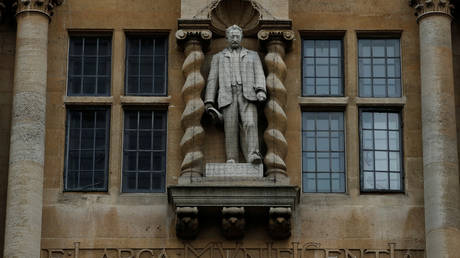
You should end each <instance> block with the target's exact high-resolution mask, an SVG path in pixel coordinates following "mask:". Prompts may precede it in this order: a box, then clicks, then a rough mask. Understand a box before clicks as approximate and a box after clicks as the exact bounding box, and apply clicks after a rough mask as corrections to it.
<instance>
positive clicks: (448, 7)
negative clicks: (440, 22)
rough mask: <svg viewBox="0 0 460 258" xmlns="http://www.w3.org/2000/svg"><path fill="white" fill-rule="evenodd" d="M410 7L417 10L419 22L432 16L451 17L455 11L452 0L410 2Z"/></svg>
mask: <svg viewBox="0 0 460 258" xmlns="http://www.w3.org/2000/svg"><path fill="white" fill-rule="evenodd" d="M409 5H410V6H411V7H414V8H415V15H416V16H417V20H420V19H421V18H422V17H423V16H425V15H432V14H441V15H448V16H451V15H452V10H453V9H454V5H453V4H451V1H450V0H409Z"/></svg>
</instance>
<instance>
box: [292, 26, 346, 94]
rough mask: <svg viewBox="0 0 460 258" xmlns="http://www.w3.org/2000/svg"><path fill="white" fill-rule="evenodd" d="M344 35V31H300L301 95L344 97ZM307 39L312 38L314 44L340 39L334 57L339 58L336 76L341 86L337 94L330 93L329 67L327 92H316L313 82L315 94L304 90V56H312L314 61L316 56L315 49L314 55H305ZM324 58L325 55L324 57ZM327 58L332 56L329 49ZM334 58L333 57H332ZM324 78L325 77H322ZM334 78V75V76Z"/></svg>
mask: <svg viewBox="0 0 460 258" xmlns="http://www.w3.org/2000/svg"><path fill="white" fill-rule="evenodd" d="M344 36H345V32H311V31H310V32H301V38H302V40H301V42H302V43H301V61H300V62H301V64H300V67H301V80H300V81H301V95H302V97H344V96H345V47H344ZM307 40H313V41H314V42H315V44H316V41H332V40H338V41H340V55H339V56H338V57H336V58H339V59H340V61H339V65H340V70H341V71H340V75H341V76H340V77H338V79H339V82H340V84H341V85H340V86H341V88H340V87H339V91H341V92H339V93H338V94H330V92H331V85H330V79H331V76H330V69H329V76H328V77H327V78H328V79H329V94H316V90H317V89H316V88H317V85H316V83H315V89H314V91H315V94H307V92H306V90H304V88H305V86H304V84H305V81H306V79H307V77H306V74H305V67H304V66H305V65H306V64H305V60H306V58H313V59H314V60H315V62H316V59H317V58H318V57H317V56H316V51H315V54H314V56H306V53H305V51H306V49H305V41H307ZM329 46H330V43H329ZM325 58H326V57H325ZM327 58H328V60H329V61H330V59H331V58H332V57H331V55H330V50H329V54H328V56H327ZM334 58H335V57H334ZM312 78H315V79H316V78H317V76H316V74H315V76H314V77H312ZM324 78H326V77H324ZM334 78H335V77H334Z"/></svg>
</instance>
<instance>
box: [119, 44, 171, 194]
mask: <svg viewBox="0 0 460 258" xmlns="http://www.w3.org/2000/svg"><path fill="white" fill-rule="evenodd" d="M149 51H150V50H149ZM165 173H166V112H164V111H158V110H155V111H152V110H126V111H125V126H124V138H123V191H124V192H164V189H165Z"/></svg>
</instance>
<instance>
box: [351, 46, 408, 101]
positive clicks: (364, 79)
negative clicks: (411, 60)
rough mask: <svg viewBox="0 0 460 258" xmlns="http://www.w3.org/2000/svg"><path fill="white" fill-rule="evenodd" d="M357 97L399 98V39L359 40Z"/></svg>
mask: <svg viewBox="0 0 460 258" xmlns="http://www.w3.org/2000/svg"><path fill="white" fill-rule="evenodd" d="M358 62H359V96H360V97H375V98H387V97H401V54H400V47H399V39H360V40H359V50H358Z"/></svg>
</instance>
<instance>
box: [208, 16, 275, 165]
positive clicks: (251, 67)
mask: <svg viewBox="0 0 460 258" xmlns="http://www.w3.org/2000/svg"><path fill="white" fill-rule="evenodd" d="M226 38H227V41H228V44H229V46H228V47H227V48H225V49H224V50H222V51H220V52H219V53H217V54H216V55H214V56H213V58H212V62H211V70H210V72H209V77H208V83H207V86H206V95H205V101H204V102H205V105H206V111H207V112H208V113H211V112H212V111H213V109H214V105H215V99H216V95H217V107H218V109H220V110H221V112H222V113H223V114H222V116H223V120H224V130H225V151H226V155H227V162H229V163H232V162H239V161H238V157H239V146H238V145H241V150H242V152H243V155H244V157H245V159H246V162H249V163H253V164H259V163H261V162H262V156H261V154H260V152H259V136H258V129H257V106H256V104H255V102H257V101H259V102H262V101H265V100H266V98H267V95H266V87H265V75H264V70H263V67H262V63H261V61H260V58H259V56H258V55H257V53H256V52H255V51H251V50H248V49H246V48H243V47H242V46H241V40H242V38H243V30H242V29H241V28H240V27H238V26H237V25H233V26H230V27H229V28H227V30H226ZM214 110H215V109H214ZM238 142H239V143H238Z"/></svg>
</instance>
